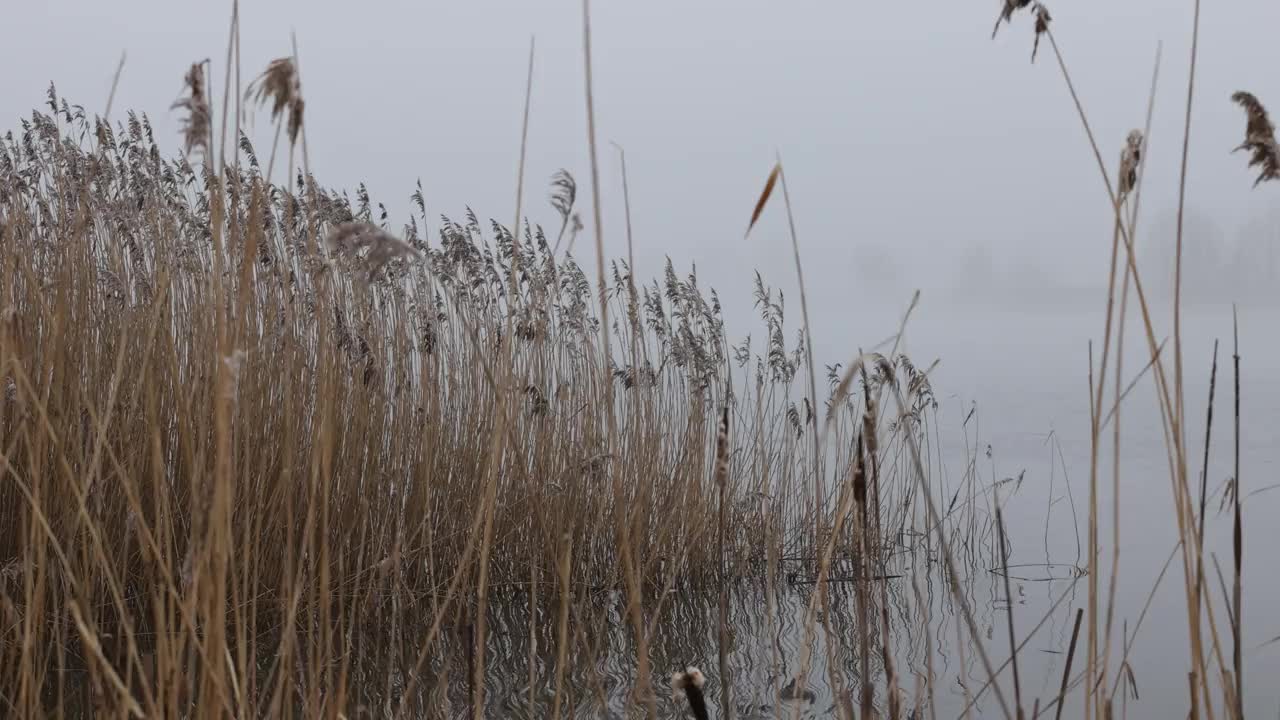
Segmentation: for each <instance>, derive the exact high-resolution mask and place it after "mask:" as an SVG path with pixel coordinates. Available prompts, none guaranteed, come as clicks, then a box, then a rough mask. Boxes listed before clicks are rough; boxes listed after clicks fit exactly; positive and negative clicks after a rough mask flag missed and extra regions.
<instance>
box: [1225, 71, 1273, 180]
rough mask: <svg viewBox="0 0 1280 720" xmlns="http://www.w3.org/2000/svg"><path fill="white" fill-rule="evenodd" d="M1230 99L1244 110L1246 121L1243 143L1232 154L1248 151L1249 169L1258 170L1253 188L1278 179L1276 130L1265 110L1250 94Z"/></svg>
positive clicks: (1243, 92)
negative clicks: (1255, 168) (1254, 168)
mask: <svg viewBox="0 0 1280 720" xmlns="http://www.w3.org/2000/svg"><path fill="white" fill-rule="evenodd" d="M1231 99H1232V100H1233V101H1235V102H1236V103H1237V104H1238V105H1240V107H1242V108H1244V112H1245V117H1246V119H1247V121H1248V123H1247V124H1246V126H1245V131H1244V142H1242V143H1240V145H1239V146H1237V147H1236V149H1235V150H1232V152H1236V151H1238V150H1248V151H1249V154H1250V158H1249V167H1257V168H1258V179H1257V180H1255V181H1254V182H1253V186H1254V187H1257V186H1258V185H1259V184H1260V183H1262V182H1263V181H1265V180H1275V179H1277V178H1280V146H1277V144H1276V128H1275V126H1274V125H1272V124H1271V118H1270V117H1268V116H1267V109H1266V108H1265V107H1263V106H1262V103H1261V102H1259V101H1258V98H1256V97H1254V95H1253V94H1252V93H1248V92H1245V91H1243V90H1240V91H1238V92H1236V93H1234V94H1232V96H1231Z"/></svg>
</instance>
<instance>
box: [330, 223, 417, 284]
mask: <svg viewBox="0 0 1280 720" xmlns="http://www.w3.org/2000/svg"><path fill="white" fill-rule="evenodd" d="M325 247H326V249H328V251H329V252H330V253H333V254H335V255H338V256H342V257H347V258H357V257H363V260H364V263H365V266H366V267H367V268H368V272H369V278H368V279H369V281H370V282H372V281H373V279H374V278H375V277H377V275H378V273H379V272H380V271H381V270H382V268H383V267H385V266H386V265H387V263H389V262H391V261H392V260H397V259H406V260H416V259H418V258H420V257H421V256H422V254H421V253H420V252H418V250H417V249H415V248H414V247H413V246H412V245H410V244H409V243H407V242H405V241H404V240H401V239H400V238H398V237H395V236H394V235H391V234H390V233H388V232H387V231H385V230H383V229H382V228H379V227H377V226H376V225H370V224H369V223H365V222H347V223H342V224H341V225H339V226H338V227H336V228H334V230H333V232H331V233H329V236H328V237H327V238H325ZM362 253H363V254H362Z"/></svg>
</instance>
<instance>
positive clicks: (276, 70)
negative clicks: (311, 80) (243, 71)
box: [245, 57, 306, 143]
mask: <svg viewBox="0 0 1280 720" xmlns="http://www.w3.org/2000/svg"><path fill="white" fill-rule="evenodd" d="M245 96H246V97H247V98H248V97H251V98H252V99H253V100H254V101H256V102H257V103H258V104H259V105H265V104H267V103H268V101H269V102H270V103H271V119H272V120H279V118H281V117H282V116H284V115H287V116H288V129H289V142H290V143H296V142H297V141H298V133H299V132H301V131H302V114H303V109H304V108H305V107H306V102H305V101H304V100H303V99H302V81H301V79H300V78H299V77H298V69H297V66H296V65H295V64H294V62H293V58H287V57H283V58H276V59H275V60H272V61H271V63H270V64H269V65H267V69H266V70H264V71H263V72H262V74H261V75H259V76H258V78H257V79H256V80H254V81H253V83H251V84H250V85H249V89H248V91H246V92H245Z"/></svg>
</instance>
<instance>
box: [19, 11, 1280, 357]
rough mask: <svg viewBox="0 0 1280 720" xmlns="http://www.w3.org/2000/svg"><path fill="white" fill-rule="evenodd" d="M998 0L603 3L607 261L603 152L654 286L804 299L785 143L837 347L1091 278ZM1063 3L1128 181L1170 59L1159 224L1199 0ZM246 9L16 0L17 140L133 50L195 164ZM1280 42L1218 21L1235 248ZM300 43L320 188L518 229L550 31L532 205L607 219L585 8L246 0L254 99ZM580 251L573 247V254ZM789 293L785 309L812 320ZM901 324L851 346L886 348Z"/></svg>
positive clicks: (1153, 182)
mask: <svg viewBox="0 0 1280 720" xmlns="http://www.w3.org/2000/svg"><path fill="white" fill-rule="evenodd" d="M999 7H1000V3H999V2H997V1H996V0H982V1H981V2H963V3H947V2H931V3H898V2H890V3H869V2H856V3H855V2H839V3H837V2H824V3H814V2H797V3H766V2H732V3H730V2H703V3H684V2H680V3H677V2H665V1H664V2H656V1H650V2H645V3H622V2H597V3H595V6H594V8H593V32H594V43H595V74H596V109H597V126H598V137H599V140H600V143H601V145H600V149H601V153H602V163H601V167H600V170H601V182H602V193H601V195H602V197H603V198H604V201H605V216H604V217H605V220H604V242H605V245H606V249H607V252H608V253H609V254H611V255H614V256H621V255H623V254H624V253H625V245H624V233H623V230H624V224H623V215H622V205H621V189H620V182H619V165H618V163H617V160H616V155H615V154H614V152H613V151H612V148H611V147H610V146H609V145H608V141H611V140H612V141H617V142H618V143H620V144H622V145H624V146H625V147H626V149H627V158H628V168H629V172H630V184H631V190H632V204H633V214H634V228H635V237H636V242H637V248H636V254H637V260H638V265H639V267H638V272H639V274H640V275H641V276H642V277H647V276H652V275H654V274H656V273H658V272H660V270H661V265H660V263H661V259H662V257H663V256H664V255H670V256H671V257H672V258H673V260H674V261H675V262H676V265H677V269H678V270H680V271H682V272H683V271H686V270H687V268H688V266H689V265H690V263H696V264H697V266H698V269H699V276H700V279H701V282H702V284H704V285H707V286H715V287H717V288H718V289H720V291H721V294H722V297H723V298H724V301H725V304H726V306H727V307H728V308H730V309H731V314H741V313H749V312H750V302H751V301H750V295H749V294H748V293H749V287H750V279H751V273H752V271H753V270H755V269H757V268H759V269H761V270H763V271H764V272H765V275H766V279H767V280H768V281H770V282H771V283H772V284H774V285H777V286H780V287H782V288H785V289H786V290H787V291H788V293H789V299H792V298H795V297H796V296H795V295H794V294H793V293H794V287H795V278H794V270H793V268H792V265H791V262H792V261H791V250H790V246H789V243H788V240H787V236H786V233H785V220H784V216H783V214H782V212H781V206H780V205H778V206H776V207H772V208H770V211H769V212H767V213H766V215H765V218H764V219H763V221H762V223H761V225H760V226H759V228H758V230H757V231H756V232H755V233H753V234H752V236H751V237H750V238H749V239H745V240H744V238H743V230H744V229H745V225H746V222H747V219H748V216H749V213H750V210H751V207H752V204H753V203H754V201H755V199H756V196H757V195H758V193H759V191H760V188H761V186H762V183H763V181H764V178H765V176H766V174H767V173H768V170H769V168H770V165H771V163H772V162H773V157H774V152H775V150H776V151H780V152H781V153H782V156H783V159H784V162H785V164H786V168H787V177H788V180H789V185H790V190H791V195H792V199H793V202H794V206H795V211H796V213H797V227H798V231H799V235H800V241H801V249H802V252H803V255H804V261H805V265H806V271H807V281H808V283H809V295H810V303H811V306H812V309H813V312H814V314H815V325H816V326H817V327H819V328H822V329H824V330H825V331H826V332H835V333H837V334H845V333H846V327H847V325H848V324H849V317H850V316H851V308H852V306H856V305H857V304H858V303H866V302H868V299H869V298H873V297H874V298H876V299H880V300H885V301H886V302H888V303H889V304H891V305H893V306H895V307H901V306H905V304H906V303H907V301H908V300H909V298H910V295H911V291H912V290H913V289H915V288H917V287H918V288H921V289H922V290H923V291H924V301H925V303H926V304H925V306H924V307H926V308H927V307H928V301H929V298H930V297H931V295H930V293H931V292H934V293H936V292H937V291H938V290H939V289H941V288H946V287H950V286H951V285H952V284H954V283H955V282H956V276H957V274H961V269H962V268H963V267H964V264H963V263H964V260H965V258H967V257H970V256H971V255H972V254H973V253H974V252H975V251H976V249H979V248H982V249H985V251H986V252H988V253H990V254H991V255H992V256H993V257H995V258H997V260H998V262H997V267H1002V268H1018V267H1035V268H1038V269H1039V272H1040V273H1042V274H1043V273H1046V272H1047V273H1050V274H1051V275H1054V276H1056V277H1057V278H1058V279H1064V280H1066V281H1068V282H1073V283H1079V282H1100V281H1101V280H1102V278H1103V277H1104V273H1105V269H1106V264H1107V260H1108V252H1109V248H1110V240H1111V235H1110V228H1111V225H1110V223H1111V220H1110V215H1109V210H1108V205H1107V202H1106V197H1105V194H1104V191H1103V187H1102V184H1101V181H1100V177H1099V173H1098V169H1097V165H1096V161H1095V159H1094V157H1093V155H1092V152H1091V151H1090V149H1089V146H1088V144H1087V141H1086V138H1085V135H1084V132H1083V131H1082V129H1081V125H1080V122H1079V120H1078V118H1077V117H1076V114H1075V110H1074V108H1073V105H1072V103H1071V99H1070V96H1069V94H1068V92H1067V89H1066V86H1065V84H1064V82H1063V79H1062V76H1061V73H1060V72H1059V70H1058V67H1057V65H1056V61H1055V58H1054V55H1053V52H1052V49H1051V48H1049V47H1048V46H1047V43H1043V44H1042V46H1041V49H1040V55H1039V58H1038V59H1037V62H1036V64H1034V65H1032V64H1031V63H1030V62H1029V59H1030V53H1031V45H1032V19H1031V18H1030V16H1027V15H1019V16H1018V17H1017V18H1016V19H1015V22H1014V23H1013V25H1012V26H1002V27H1001V29H1000V33H999V35H998V36H997V37H996V39H995V41H992V39H991V28H992V25H993V22H994V20H995V17H996V15H997V14H998V11H999ZM1050 7H1051V9H1053V10H1054V19H1055V23H1054V25H1053V28H1054V31H1055V33H1056V37H1057V38H1058V40H1059V42H1060V43H1061V48H1062V51H1063V53H1064V54H1065V59H1066V61H1067V63H1068V67H1069V69H1070V71H1071V72H1072V76H1073V80H1074V82H1075V83H1076V87H1077V89H1078V91H1079V92H1080V94H1081V99H1082V101H1083V102H1084V103H1085V106H1086V110H1087V112H1088V113H1089V120H1090V123H1091V125H1092V128H1093V130H1094V132H1095V133H1096V136H1097V138H1098V140H1099V142H1100V143H1101V146H1102V153H1103V159H1104V160H1105V162H1106V163H1107V167H1108V171H1109V172H1112V173H1114V172H1115V166H1116V164H1117V158H1118V155H1119V150H1120V147H1121V145H1122V142H1123V138H1124V136H1125V134H1126V133H1127V132H1128V131H1129V130H1130V129H1131V128H1134V127H1141V125H1142V124H1143V118H1144V114H1145V110H1146V104H1147V93H1148V87H1149V85H1150V79H1151V73H1152V66H1153V61H1154V58H1155V54H1156V47H1157V42H1158V41H1163V47H1164V55H1163V63H1162V66H1161V71H1160V73H1161V74H1160V90H1159V93H1158V97H1157V106H1156V120H1155V124H1154V127H1153V133H1152V138H1151V141H1152V143H1153V145H1152V148H1151V160H1150V162H1149V165H1148V173H1147V177H1148V181H1147V185H1146V195H1145V196H1144V209H1145V210H1146V211H1147V212H1145V213H1144V218H1145V220H1144V221H1145V222H1147V224H1148V226H1152V225H1155V224H1156V220H1158V219H1159V218H1160V216H1162V215H1163V216H1166V217H1167V215H1168V213H1170V212H1171V211H1172V209H1173V208H1174V207H1176V201H1177V182H1176V179H1177V170H1178V158H1179V155H1178V153H1179V151H1180V147H1181V141H1182V122H1183V119H1182V118H1183V112H1184V107H1185V102H1186V78H1187V56H1188V49H1189V45H1190V29H1191V11H1192V4H1191V2H1190V1H1189V0H1188V1H1186V2H1176V3H1171V2H1162V1H1157V0H1132V1H1130V2H1114V0H1077V1H1076V2H1071V3H1065V2H1061V3H1053V4H1052V5H1051V6H1050ZM230 8H231V3H230V2H229V0H228V1H226V2H173V1H163V2H162V1H158V0H116V1H112V2H70V1H68V0H46V1H44V2H22V3H18V2H11V3H8V7H6V8H5V12H4V18H5V23H6V25H7V26H8V32H6V33H5V42H4V43H3V45H0V62H3V65H4V67H6V68H8V71H7V72H6V73H5V77H6V81H5V92H3V93H0V118H3V123H0V126H2V127H4V128H6V129H8V128H16V127H17V126H18V118H19V117H20V116H21V115H23V114H25V113H28V112H29V111H30V109H31V108H33V107H36V106H39V105H41V104H43V101H44V96H45V90H46V87H47V85H48V83H49V81H50V80H53V81H54V82H56V84H57V87H58V90H59V92H60V93H61V94H63V95H65V96H67V97H68V98H69V99H70V100H71V101H72V102H73V103H81V104H83V105H85V106H86V108H87V109H88V110H89V111H90V112H94V111H101V110H103V109H104V107H105V103H106V99H107V94H108V90H109V88H110V84H111V77H112V74H113V72H114V69H115V66H116V62H117V60H118V59H119V57H120V54H121V52H122V51H127V53H128V60H127V63H126V65H125V69H124V73H123V76H122V79H121V82H120V88H119V91H118V94H117V97H116V101H115V108H116V109H115V110H114V115H115V119H117V120H118V119H121V118H122V112H123V110H125V109H128V108H133V109H137V110H142V111H146V112H148V113H149V114H150V116H151V118H152V121H153V123H154V124H155V127H156V130H157V133H158V135H159V136H160V137H161V138H162V139H163V142H164V143H165V144H167V146H168V147H170V148H172V149H173V150H174V151H176V150H177V147H178V137H177V120H178V118H177V115H176V113H174V112H170V111H169V110H168V108H169V105H170V104H171V103H172V102H173V100H174V99H176V98H177V97H178V95H179V93H180V91H181V89H182V75H183V72H184V71H185V69H186V67H187V65H188V64H189V63H190V62H192V61H195V60H200V59H203V58H206V57H211V58H213V60H214V65H215V68H216V74H215V79H214V88H215V104H217V103H220V102H221V94H222V84H223V74H222V73H223V70H224V68H225V57H226V48H227V27H228V23H229V20H230V14H231V13H230ZM1277 27H1280V4H1277V3H1275V2H1274V1H1273V0H1250V1H1248V2H1244V1H1239V2H1233V3H1231V4H1230V5H1227V4H1224V3H1221V2H1206V3H1205V7H1204V9H1203V14H1202V25H1201V55H1200V65H1199V75H1198V78H1197V86H1196V93H1197V105H1196V110H1195V113H1194V116H1193V131H1192V133H1193V134H1192V144H1191V165H1190V172H1189V181H1188V188H1189V196H1190V198H1191V200H1190V203H1191V205H1192V207H1193V208H1194V210H1195V212H1196V213H1198V214H1199V215H1202V216H1204V217H1205V218H1207V219H1208V220H1209V221H1210V222H1213V223H1216V224H1218V225H1220V226H1221V227H1222V228H1223V229H1224V231H1225V232H1227V233H1233V232H1236V231H1237V230H1238V228H1240V227H1243V226H1244V225H1245V224H1246V223H1248V222H1249V221H1251V220H1256V219H1257V218H1258V217H1259V216H1263V215H1264V214H1265V212H1266V211H1267V210H1268V209H1272V210H1274V208H1276V207H1277V204H1278V203H1280V197H1278V196H1277V192H1278V191H1280V188H1277V187H1275V186H1274V185H1273V186H1270V187H1266V186H1264V187H1261V188H1259V189H1257V190H1251V185H1252V182H1253V177H1254V175H1253V174H1252V173H1251V172H1249V171H1248V170H1246V168H1245V162H1246V161H1245V158H1244V156H1243V155H1240V154H1237V155H1234V156H1233V155H1230V154H1229V151H1230V150H1231V149H1232V148H1233V147H1234V146H1235V145H1237V144H1238V143H1239V142H1240V140H1241V138H1242V136H1243V131H1244V117H1243V113H1242V112H1241V111H1240V109H1239V108H1238V107H1236V106H1235V105H1233V104H1231V103H1230V102H1229V96H1230V94H1231V92H1232V91H1234V90H1237V89H1249V90H1251V91H1253V92H1254V93H1256V94H1257V95H1258V96H1259V97H1260V98H1261V99H1262V101H1263V102H1264V103H1270V104H1271V105H1272V107H1273V109H1277V110H1280V75H1278V74H1277V73H1276V72H1275V69H1276V67H1277V54H1276V52H1275V50H1274V47H1275V45H1274V33H1275V28H1277ZM291 30H296V33H297V37H298V44H299V54H300V60H301V67H302V74H303V83H304V94H305V96H306V98H307V127H308V138H309V144H310V156H311V162H312V166H313V171H314V172H315V173H316V175H317V176H318V178H319V179H320V181H321V182H322V183H324V184H326V185H329V186H337V187H347V188H354V186H355V185H356V184H357V183H358V182H360V181H365V182H367V183H368V186H369V188H370V190H371V192H372V193H373V195H374V198H375V199H376V200H381V201H383V202H385V203H386V204H387V205H388V207H390V208H391V209H392V211H393V213H395V214H396V215H397V217H393V220H394V221H395V222H396V224H397V225H398V224H399V223H400V222H403V221H405V220H406V219H407V212H408V209H409V202H408V196H409V194H410V193H411V192H412V191H413V187H414V182H415V180H417V179H419V178H420V179H421V181H422V183H423V186H424V188H425V194H426V198H427V203H428V210H429V212H430V213H431V215H432V216H433V217H435V216H438V215H439V214H440V213H445V214H449V215H452V216H454V217H460V216H462V214H463V213H464V211H465V207H466V206H468V205H470V206H471V207H473V208H474V209H475V211H476V213H477V214H478V215H480V217H481V218H482V219H485V218H488V217H495V218H497V219H499V220H500V221H501V222H503V223H504V224H506V223H510V221H511V219H512V215H513V213H514V198H515V184H516V159H517V155H518V149H519V131H520V113H521V109H522V104H523V100H524V97H523V96H524V82H525V74H526V62H527V57H528V51H529V42H530V38H531V37H533V36H536V41H537V53H536V61H535V72H534V90H533V107H532V119H531V125H530V137H529V161H528V167H527V172H526V204H525V207H526V211H527V212H526V214H527V215H529V216H530V217H531V219H533V220H534V221H541V222H543V223H545V224H546V225H548V226H552V225H554V222H555V215H554V213H553V211H552V210H551V208H550V207H549V206H548V205H547V203H546V197H547V180H548V178H549V177H550V175H551V174H552V173H553V172H554V171H555V170H556V169H558V168H561V167H564V168H567V169H569V170H570V171H571V172H573V174H574V175H575V176H576V177H577V178H578V180H579V188H580V208H581V209H582V210H583V213H582V215H583V219H584V221H586V222H588V224H589V223H590V212H589V207H590V206H589V204H588V203H589V202H590V192H589V183H590V173H589V169H590V166H589V163H588V160H587V157H588V156H587V149H586V142H585V140H586V120H585V109H584V100H583V87H584V83H583V67H582V23H581V5H580V3H577V2H570V1H568V0H560V1H557V2H537V3H531V2H479V1H469V2H452V3H440V2H423V3H395V2H385V1H382V0H365V1H364V2H361V3H350V2H329V1H324V2H310V1H309V2H302V1H300V0H299V1H290V2H245V3H243V8H242V43H243V54H242V61H243V73H244V77H243V82H244V84H245V85H247V84H248V82H249V81H250V80H251V79H252V77H253V76H255V75H256V74H257V73H258V72H260V70H261V69H262V68H263V67H264V66H265V64H266V63H267V62H268V61H269V60H270V59H272V58H275V57H278V56H281V55H284V54H287V53H288V52H289V47H290V45H289V43H290V40H289V38H290V31H291ZM250 134H251V137H253V138H254V140H255V144H256V145H257V146H258V149H259V153H260V154H261V155H262V156H264V157H265V156H266V155H267V154H268V152H269V148H270V137H271V135H270V131H269V130H268V127H267V120H266V115H265V113H256V114H255V116H254V117H253V118H252V126H251V128H250ZM278 172H279V171H277V173H278ZM278 177H279V174H277V178H278ZM588 229H590V226H588ZM590 239H591V238H590V235H589V234H587V235H584V236H583V238H582V240H581V242H580V243H579V245H578V247H577V248H576V253H575V254H577V255H578V256H579V257H580V258H582V259H584V260H586V259H589V258H591V257H592V255H591V253H590V249H589V247H588V245H589V242H590ZM1144 241H1145V240H1144ZM1167 241H1168V242H1172V238H1168V239H1167ZM860 268H861V269H862V271H861V272H859V269H860ZM868 268H882V269H884V271H877V270H870V271H869V270H868ZM893 268H896V269H897V272H896V273H893V272H888V270H889V269H893ZM1010 274H1012V273H1010ZM1030 277H1032V278H1033V279H1032V281H1031V282H1030V285H1031V286H1032V287H1030V288H1027V289H1019V284H1018V283H1017V282H1010V288H1011V289H1009V290H1007V291H1003V292H1007V293H1008V294H1009V297H1008V301H1009V302H1010V303H1017V302H1021V301H1022V300H1024V299H1025V297H1024V295H1025V293H1027V292H1034V284H1035V282H1037V280H1036V279H1035V278H1036V277H1039V276H1034V275H1033V276H1030ZM1006 279H1007V278H1006ZM1027 284H1028V283H1025V282H1024V283H1023V285H1027ZM933 297H936V294H935V295H933ZM798 305H799V304H798V302H793V303H789V308H790V309H792V310H793V311H794V312H795V313H796V314H794V315H792V316H791V317H792V319H794V320H795V321H797V322H798V320H799V316H798V310H799V307H798ZM1096 305H1098V308H1097V309H1098V310H1099V311H1100V310H1101V301H1100V300H1099V302H1098V303H1096ZM1091 307H1092V306H1091ZM852 314H856V313H852ZM895 324H896V321H895V320H894V319H892V318H888V319H885V320H883V321H878V322H876V323H875V324H874V326H873V327H863V326H861V325H860V326H858V327H856V328H853V329H850V330H849V331H848V334H850V335H854V336H856V337H857V341H859V342H874V341H875V340H878V339H879V338H880V337H883V335H884V333H885V332H886V331H888V330H891V329H892V328H893V326H894V325H895ZM849 342H852V340H850V341H849Z"/></svg>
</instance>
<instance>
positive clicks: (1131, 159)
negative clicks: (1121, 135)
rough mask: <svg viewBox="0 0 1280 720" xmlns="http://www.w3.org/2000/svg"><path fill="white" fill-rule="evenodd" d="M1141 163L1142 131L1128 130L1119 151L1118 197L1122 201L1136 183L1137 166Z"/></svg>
mask: <svg viewBox="0 0 1280 720" xmlns="http://www.w3.org/2000/svg"><path fill="white" fill-rule="evenodd" d="M1141 163H1142V131H1141V130H1130V131H1129V136H1128V137H1127V138H1125V143H1124V149H1123V150H1121V151H1120V181H1119V188H1118V189H1119V199H1120V200H1121V201H1122V202H1123V201H1124V199H1125V198H1126V197H1128V195H1129V193H1130V192H1132V191H1133V189H1134V188H1135V187H1137V185H1138V167H1139V165H1141Z"/></svg>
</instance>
